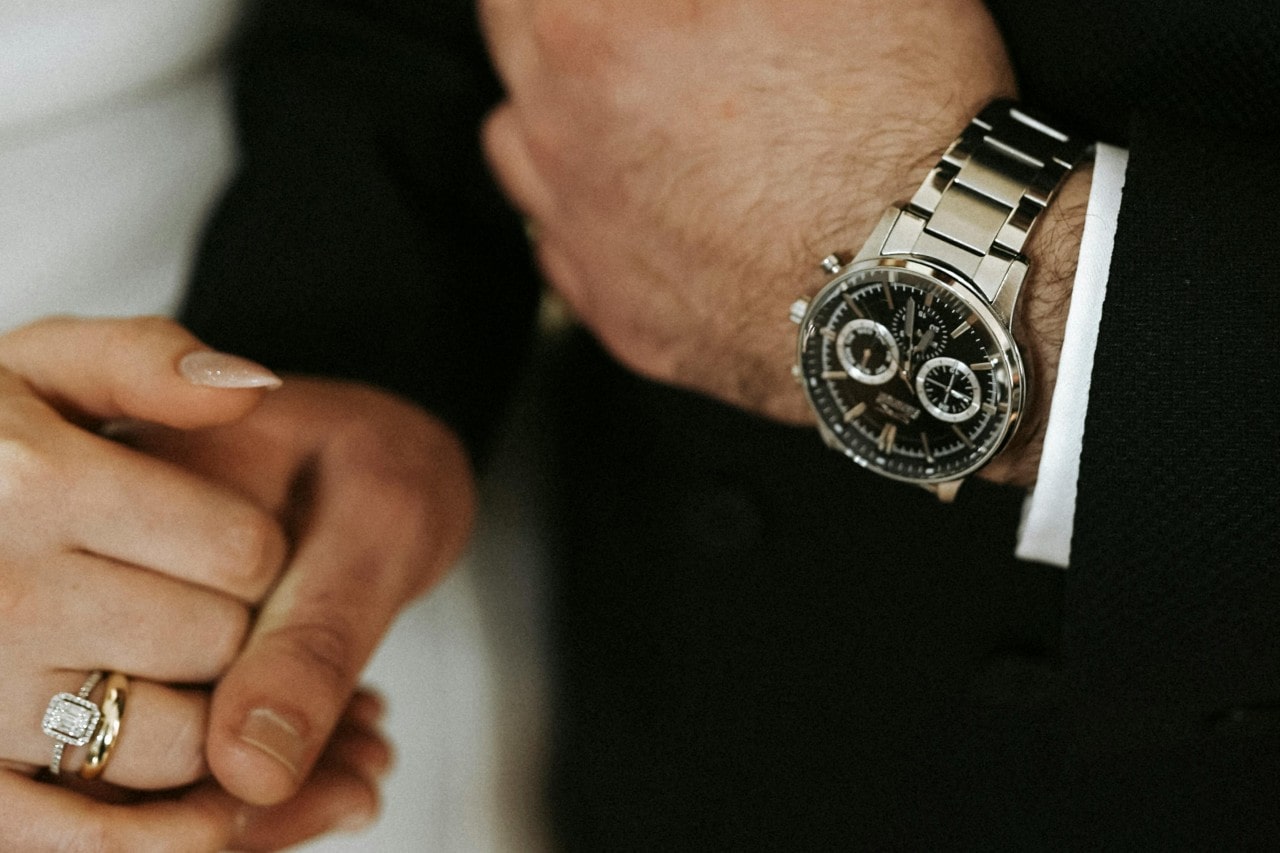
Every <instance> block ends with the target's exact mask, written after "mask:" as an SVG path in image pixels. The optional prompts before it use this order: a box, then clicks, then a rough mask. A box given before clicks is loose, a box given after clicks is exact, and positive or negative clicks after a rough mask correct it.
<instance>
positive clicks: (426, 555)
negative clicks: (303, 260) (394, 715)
mask: <svg viewBox="0 0 1280 853" xmlns="http://www.w3.org/2000/svg"><path fill="white" fill-rule="evenodd" d="M131 440H132V441H133V442H134V443H135V444H137V445H138V446H140V447H143V448H144V449H147V450H148V451H149V452H151V453H154V454H156V455H158V456H160V457H162V458H164V459H167V460H169V461H171V462H175V463H177V464H179V465H181V466H182V467H184V468H186V469H188V470H190V471H193V472H195V473H198V474H201V475H204V476H207V477H209V478H210V479H212V480H214V481H216V482H219V483H221V484H223V485H226V486H230V487H232V488H235V489H237V490H239V491H241V492H242V493H244V494H245V495H247V496H249V497H250V498H251V499H252V500H253V501H254V502H256V503H258V504H260V505H261V506H264V507H267V508H269V509H270V510H271V511H272V512H273V513H275V514H276V515H277V516H278V517H279V518H280V519H281V520H282V523H283V524H284V526H285V529H286V532H287V534H288V535H289V538H290V540H291V541H292V542H293V550H292V553H291V554H290V555H289V556H288V559H287V565H286V568H285V571H284V574H283V575H282V577H281V579H280V582H279V583H278V585H277V586H276V587H275V589H274V590H273V591H272V592H271V593H270V594H269V595H268V597H267V598H266V600H265V602H264V603H263V605H262V607H261V609H260V610H259V611H258V614H257V619H256V622H255V624H254V626H253V628H252V630H251V632H250V635H249V638H248V641H247V642H246V644H245V646H244V649H243V651H242V652H241V654H240V656H239V658H238V659H237V660H236V661H235V663H233V664H232V666H231V668H230V669H229V670H228V671H227V673H226V674H225V676H224V677H223V678H222V680H221V681H220V682H219V684H218V685H217V687H216V689H215V691H214V697H213V704H212V708H211V722H210V730H209V739H208V760H209V765H210V767H211V768H212V769H213V772H214V774H215V776H216V777H217V778H218V780H219V781H220V782H221V783H222V784H223V785H224V786H225V787H226V788H227V790H228V791H230V792H231V793H233V794H235V795H236V796H238V797H241V798H242V799H244V800H246V801H248V802H251V803H257V804H274V803H279V802H282V801H283V800H285V799H286V798H288V797H289V796H291V795H292V794H293V793H294V792H295V791H296V790H297V789H298V786H299V785H301V784H302V780H303V779H305V778H307V776H308V774H309V773H310V772H311V769H312V767H313V765H314V763H315V761H316V759H317V757H318V756H319V755H320V754H321V750H322V749H323V748H324V745H325V743H326V741H328V739H329V737H330V734H331V733H332V731H333V728H334V725H335V723H336V722H337V720H338V718H339V715H340V714H341V712H342V709H343V707H344V706H345V705H346V703H347V701H348V699H349V697H350V696H351V692H352V690H353V689H354V686H355V684H356V680H357V678H358V677H359V674H360V671H361V670H362V669H363V667H364V664H365V662H366V661H367V660H368V658H369V656H370V655H371V654H372V652H373V650H374V648H375V646H376V645H377V643H378V641H379V640H380V639H381V638H382V635H383V634H384V633H385V632H386V630H387V628H388V627H389V626H390V624H391V622H392V620H393V619H394V617H395V616H396V614H397V613H398V612H399V611H400V609H401V608H402V606H403V605H404V604H405V603H406V602H408V601H410V600H411V599H413V598H414V597H416V596H417V595H419V594H421V593H422V592H424V591H425V590H426V589H427V588H428V587H429V586H430V585H431V584H432V583H433V582H434V581H435V580H436V579H438V578H439V576H440V575H441V573H442V572H443V571H444V569H445V568H447V567H448V566H449V565H451V564H452V563H453V562H454V561H455V560H456V559H457V558H458V556H459V554H460V552H461V551H462V548H463V547H464V545H465V543H466V540H467V537H468V535H469V532H470V528H471V522H472V516H473V513H474V501H475V497H474V486H473V479H472V473H471V469H470V465H469V462H468V460H467V457H466V454H465V452H464V450H463V449H462V446H461V445H460V443H459V442H458V441H457V439H456V438H455V437H454V435H453V433H452V432H451V431H450V430H449V429H448V428H447V427H445V426H444V425H443V424H441V423H440V422H439V421H437V420H435V419H433V418H431V417H429V416H427V415H426V414H425V413H423V412H422V411H421V410H420V409H418V408H416V407H415V406H412V405H410V404H409V403H406V402H404V401H402V400H399V399H397V398H394V397H392V396H390V395H388V394H385V393H383V392H380V391H376V390H374V389H371V388H367V387H363V386H357V385H353V384H350V383H341V382H328V381H321V380H308V379H303V378H296V377H290V378H289V379H288V380H287V381H286V382H285V385H284V387H283V388H281V389H279V390H278V391H275V392H273V393H272V394H271V395H270V396H269V397H268V398H267V399H266V400H265V401H264V402H263V404H262V405H261V406H260V407H259V408H258V409H256V410H255V411H254V412H253V413H252V414H250V415H249V416H247V417H246V418H244V419H243V420H241V421H239V422H237V423H235V424H233V425H230V426H223V427H218V428H213V429H208V430H197V431H179V430H164V429H152V430H148V431H144V432H143V433H142V434H140V435H137V436H135V437H134V438H132V439H131Z"/></svg>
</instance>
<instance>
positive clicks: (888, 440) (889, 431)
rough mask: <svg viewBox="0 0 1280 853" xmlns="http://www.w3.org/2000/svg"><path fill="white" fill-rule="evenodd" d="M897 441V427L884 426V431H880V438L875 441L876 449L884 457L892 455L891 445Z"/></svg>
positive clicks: (893, 425)
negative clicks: (878, 449)
mask: <svg viewBox="0 0 1280 853" xmlns="http://www.w3.org/2000/svg"><path fill="white" fill-rule="evenodd" d="M897 439H898V425H897V424H885V425H884V429H882V430H880V437H879V438H878V439H876V447H878V448H880V451H881V452H882V453H884V454H885V455H886V456H887V455H889V454H891V453H893V443H894V442H895V441H897Z"/></svg>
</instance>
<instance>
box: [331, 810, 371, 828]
mask: <svg viewBox="0 0 1280 853" xmlns="http://www.w3.org/2000/svg"><path fill="white" fill-rule="evenodd" d="M376 817H377V815H371V814H367V813H365V812H352V813H351V814H348V815H343V816H342V819H341V820H339V821H338V824H337V826H335V827H334V830H336V831H337V832H361V831H363V830H365V829H368V828H369V824H371V823H373V821H374V819H375V818H376Z"/></svg>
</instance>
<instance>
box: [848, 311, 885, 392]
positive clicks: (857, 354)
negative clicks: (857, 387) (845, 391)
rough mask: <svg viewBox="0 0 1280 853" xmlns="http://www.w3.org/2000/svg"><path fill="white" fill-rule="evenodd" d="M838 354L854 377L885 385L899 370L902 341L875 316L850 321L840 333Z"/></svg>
mask: <svg viewBox="0 0 1280 853" xmlns="http://www.w3.org/2000/svg"><path fill="white" fill-rule="evenodd" d="M836 358H837V359H838V360H839V362H840V366H841V367H843V368H844V370H845V372H846V373H848V374H849V378H850V379H854V380H857V381H858V382H861V383H863V384H864V385H883V384H884V383H886V382H888V381H889V380H890V379H892V378H893V377H894V376H895V375H896V374H897V371H898V364H899V361H900V359H899V355H898V343H897V341H895V340H894V338H893V335H892V334H891V333H890V332H889V330H888V329H886V328H885V327H884V326H882V325H881V324H879V323H877V322H875V321H874V320H867V319H858V320H852V321H850V322H849V323H846V324H845V326H844V328H843V329H841V330H840V333H839V335H837V336H836Z"/></svg>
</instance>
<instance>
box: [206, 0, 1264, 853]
mask: <svg viewBox="0 0 1280 853" xmlns="http://www.w3.org/2000/svg"><path fill="white" fill-rule="evenodd" d="M991 7H992V9H993V11H994V13H995V14H996V16H997V18H998V20H999V22H1000V24H1001V26H1002V27H1003V28H1004V30H1005V33H1006V36H1007V39H1008V42H1009V44H1010V49H1011V52H1012V55H1013V57H1014V60H1015V64H1016V66H1017V68H1018V71H1019V75H1020V80H1021V85H1022V88H1023V94H1024V97H1025V99H1026V100H1027V101H1028V102H1031V103H1034V104H1035V105H1037V106H1038V107H1040V108H1041V109H1044V110H1047V111H1048V112H1050V113H1056V114H1058V115H1060V116H1062V117H1064V118H1067V119H1070V120H1073V121H1075V122H1077V123H1078V124H1080V125H1081V126H1083V127H1085V128H1090V129H1092V130H1093V131H1094V132H1096V133H1097V134H1098V135H1099V137H1101V138H1104V139H1107V140H1109V141H1114V142H1118V143H1121V144H1125V145H1128V146H1129V147H1130V149H1131V160H1130V167H1129V173H1128V178H1127V185H1126V190H1125V201H1124V206H1123V209H1122V212H1121V221H1120V226H1119V231H1118V234H1117V239H1116V250H1115V255H1114V259H1113V265H1112V274H1111V277H1110V282H1109V285H1108V294H1107V302H1106V308H1105V312H1104V318H1103V324H1102V328H1101V332H1100V339H1099V345H1098V352H1097V361H1096V367H1095V372H1094V376H1093V390H1092V394H1091V402H1090V408H1089V414H1088V419H1087V423H1086V435H1085V447H1084V453H1083V459H1082V469H1081V477H1080V491H1079V502H1078V509H1077V516H1076V527H1075V530H1076V534H1075V541H1074V543H1073V558H1072V567H1071V569H1070V570H1069V571H1067V572H1065V573H1064V572H1061V571H1060V570H1058V569H1053V568H1048V567H1044V566H1039V565H1029V564H1020V563H1018V562H1016V561H1015V560H1014V559H1013V558H1012V552H1013V545H1014V534H1015V529H1016V525H1017V520H1018V513H1019V509H1020V505H1021V501H1022V494H1021V493H1020V492H1018V491H1016V490H1009V489H1001V488H996V487H993V486H990V485H988V484H984V483H981V482H973V483H970V484H967V485H966V486H965V488H964V489H963V490H962V491H961V495H960V499H959V500H958V501H957V502H956V504H954V505H953V506H946V507H944V506H941V505H939V504H938V503H936V502H935V501H934V500H933V498H932V497H930V496H929V495H927V494H926V493H924V492H921V491H917V490H912V489H905V488H902V487H900V486H897V485H894V484H891V483H885V482H881V481H879V480H876V479H874V478H872V477H870V476H868V475H865V474H864V473H863V472H862V471H860V470H858V469H857V468H856V467H855V466H851V465H848V464H847V463H845V462H844V461H843V460H841V459H840V458H839V457H838V456H835V455H833V454H831V453H830V452H829V451H827V450H826V449H825V448H824V447H823V446H822V445H821V443H820V442H819V441H818V440H817V439H816V437H815V436H814V435H813V434H812V432H811V431H809V430H797V429H792V428H788V427H782V426H778V425H775V424H771V423H767V422H764V421H761V420H759V419H756V418H753V417H750V416H748V415H745V414H743V413H741V412H738V411H736V410H733V409H730V408H728V407H725V406H721V405H719V404H716V403H714V402H711V401H709V400H706V399H703V398H700V397H697V396H694V395H691V394H687V393H683V392H680V391H676V390H672V389H669V388H665V387H661V386H658V385H655V384H653V383H649V382H646V381H643V380H641V379H639V378H637V377H635V376H634V375H631V374H629V373H628V372H626V371H625V370H623V369H622V368H620V367H619V366H618V365H616V364H615V363H614V362H612V361H611V360H609V359H608V358H607V357H605V356H604V355H603V354H602V353H601V351H600V350H599V349H598V348H597V347H596V346H595V345H594V344H593V343H592V342H591V341H590V340H589V339H588V338H587V337H586V336H585V335H574V336H570V337H569V339H567V340H565V341H563V342H562V345H561V346H560V347H559V349H558V351H557V353H556V356H555V359H554V360H553V366H554V369H553V375H554V376H557V377H559V378H560V379H561V381H560V382H558V383H556V384H555V387H554V389H553V391H552V393H551V394H550V395H549V398H548V402H547V407H546V412H547V413H548V414H547V416H548V417H549V418H553V419H554V425H555V426H556V427H557V428H559V432H558V435H559V437H560V440H559V442H558V444H557V451H558V452H557V457H556V459H555V460H554V465H555V467H554V470H555V472H556V481H557V485H558V487H559V488H558V495H559V502H558V507H559V510H560V513H559V516H558V523H557V525H556V533H557V541H558V543H559V548H558V554H557V561H556V564H555V566H554V567H553V579H552V589H553V610H552V631H553V638H554V641H555V651H556V690H555V701H556V717H555V730H554V743H553V747H554V749H553V766H552V768H551V773H550V778H549V780H548V791H549V796H550V802H551V805H552V816H553V822H554V826H555V830H556V835H557V838H558V839H559V841H560V843H561V844H562V846H563V847H564V848H565V849H572V850H584V851H601V850H637V851H653V850H674V849H690V850H745V849H768V850H800V849H804V850H825V849H850V848H865V849H884V848H899V849H904V848H905V849H919V848H923V849H928V848H943V849H954V848H961V849H965V848H968V849H978V848H981V849H987V848H1022V849H1042V848H1050V849H1056V848H1070V847H1088V848H1093V847H1114V848H1120V849H1132V848H1133V847H1135V846H1138V847H1148V848H1169V847H1176V848H1187V847H1191V848H1200V847H1214V848H1221V847H1228V848H1230V847H1243V846H1248V845H1251V844H1252V845H1255V846H1256V845H1268V844H1272V843H1274V842H1275V839H1276V838H1277V837H1280V801H1277V800H1276V799H1275V798H1274V797H1273V796H1272V795H1271V787H1272V785H1273V781H1274V780H1275V779H1276V778H1277V777H1278V776H1280V675H1278V665H1280V628H1278V627H1277V626H1280V588H1278V587H1280V572H1278V571H1277V569H1280V565H1277V558H1276V556H1275V555H1276V554H1277V553H1278V552H1280V549H1278V548H1277V541H1276V539H1277V534H1276V530H1277V524H1278V523H1280V514H1278V513H1277V509H1278V507H1277V499H1276V497H1275V490H1274V488H1273V487H1272V486H1271V484H1270V483H1269V482H1268V481H1269V479H1270V477H1269V476H1268V475H1272V476H1274V474H1275V472H1276V470H1277V465H1276V449H1275V448H1276V436H1277V434H1280V431H1278V430H1277V403H1276V394H1275V392H1274V390H1273V389H1274V384H1275V381H1276V377H1277V372H1278V371H1277V369H1276V363H1275V362H1274V361H1273V359H1274V356H1275V353H1276V349H1277V347H1276V343H1277V341H1276V329H1277V323H1276V321H1277V310H1276V305H1277V301H1278V300H1277V296H1276V292H1277V290H1276V289H1277V287H1278V286H1280V281H1277V273H1276V270H1278V269H1280V212H1277V211H1278V210H1280V206H1278V205H1277V204H1276V199H1277V198H1280V158H1278V157H1277V156H1276V155H1277V152H1278V150H1280V149H1278V148H1277V141H1278V140H1280V109H1278V107H1280V47H1278V46H1280V23H1278V21H1280V13H1277V12H1276V11H1275V9H1274V6H1273V5H1272V4H1269V3H1267V2H1264V1H1263V0H1254V1H1253V2H1245V0H1238V2H1228V3H1216V4H1213V5H1212V6H1210V5H1209V4H1192V3H1182V4H1180V3H1177V2H1172V0H1170V2H1161V1H1160V0H1138V2H1129V3H1125V4H1120V3H1101V2H1084V3H1079V4H1049V3H1044V2H1018V0H999V2H992V3H991ZM239 73H240V87H239V100H238V105H239V111H240V120H241V128H242V129H241V134H242V141H243V143H244V151H245V155H244V156H245V160H244V166H243V168H242V170H241V172H240V174H239V176H238V177H237V179H236V181H235V184H234V185H233V187H232V189H231V191H230V193H229V195H228V197H227V200H226V202H225V204H224V205H223V206H222V208H221V210H220V211H219V213H218V215H217V216H216V218H215V219H214V221H213V223H212V225H211V228H210V230H209V234H208V239H207V241H206V245H205V250H204V253H203V256H202V258H201V263H200V266H199V268H198V269H197V271H196V275H195V280H194V284H193V289H192V292H191V297H190V300H189V303H188V306H187V312H186V317H187V319H188V320H189V321H190V322H191V323H192V324H193V325H194V326H195V327H196V330H197V331H198V332H199V333H201V334H203V335H204V336H205V337H206V338H208V339H209V340H210V341H211V342H212V343H215V344H217V345H220V346H223V347H226V348H229V349H233V350H238V351H241V352H245V353H247V354H249V355H251V356H254V357H256V358H259V359H261V360H263V361H266V362H267V363H269V364H272V365H273V366H279V367H281V368H283V369H300V370H307V371H316V372H326V373H336V374H339V375H344V376H350V377H356V378H362V379H365V380H367V381H372V382H376V383H379V384H382V385H385V386H387V387H389V388H392V389H394V390H396V391H399V392H400V393H404V394H407V395H409V396H411V397H413V398H415V399H417V400H419V401H420V402H422V403H423V404H424V405H427V406H428V407H431V408H433V409H435V410H437V411H439V412H441V413H442V414H443V415H444V416H445V417H446V418H448V419H449V420H450V421H451V422H452V423H454V424H455V425H456V426H457V427H458V428H459V430H461V431H462V432H463V434H464V435H466V436H467V437H468V439H469V441H470V442H471V443H472V446H474V447H477V448H482V447H483V446H484V443H485V440H486V435H487V433H488V429H487V427H488V425H490V424H492V423H495V422H496V419H497V417H498V412H499V411H500V401H501V400H502V398H503V396H504V395H505V393H506V391H507V389H506V388H505V387H504V385H505V381H506V379H507V378H508V377H510V376H511V375H512V371H511V370H510V369H509V368H510V366H511V365H512V364H514V363H517V362H518V361H519V360H520V358H521V353H522V352H524V348H525V340H526V331H527V328H528V318H529V316H530V312H531V309H532V304H533V293H534V287H533V285H532V279H531V276H530V273H529V270H528V267H527V262H526V258H525V256H524V252H523V250H522V249H521V247H520V237H519V234H518V229H517V228H516V227H515V224H514V221H513V220H512V218H511V217H510V215H509V214H508V213H507V212H506V211H505V210H504V209H503V208H502V207H501V205H500V203H498V202H497V201H496V200H495V198H494V196H493V194H492V190H491V188H490V187H489V186H488V185H487V183H486V182H485V180H484V178H483V171H482V166H481V164H480V160H479V156H478V153H477V150H476V146H475V126H476V123H477V121H478V118H479V116H480V115H481V113H482V111H483V109H484V107H485V105H486V104H487V103H488V102H489V100H491V99H492V97H493V96H494V94H495V92H496V90H495V89H494V86H493V83H492V81H491V79H490V78H489V77H488V75H487V71H486V70H485V68H484V64H483V57H482V55H481V53H480V49H479V46H478V44H477V42H476V39H475V33H474V28H473V24H472V22H471V17H470V9H469V6H468V5H467V4H465V3H463V2H460V1H459V0H452V2H436V3H425V2H409V0H315V2H310V3H304V2H301V0H277V2H274V3H271V4H266V5H264V7H263V8H262V9H261V10H260V11H259V12H258V14H257V15H256V17H255V18H254V19H253V20H252V21H251V23H250V25H249V26H248V28H247V30H246V36H245V39H244V42H243V45H242V48H241V55H240V64H239Z"/></svg>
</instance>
